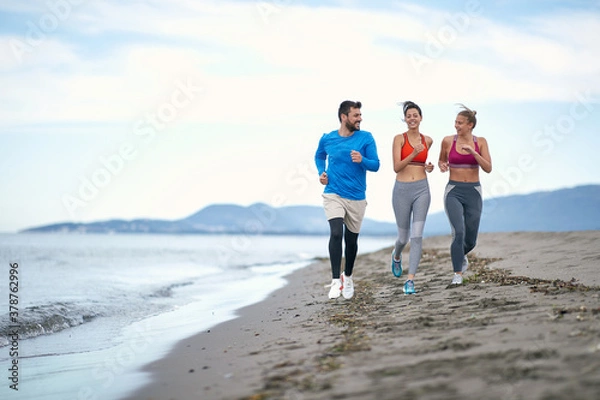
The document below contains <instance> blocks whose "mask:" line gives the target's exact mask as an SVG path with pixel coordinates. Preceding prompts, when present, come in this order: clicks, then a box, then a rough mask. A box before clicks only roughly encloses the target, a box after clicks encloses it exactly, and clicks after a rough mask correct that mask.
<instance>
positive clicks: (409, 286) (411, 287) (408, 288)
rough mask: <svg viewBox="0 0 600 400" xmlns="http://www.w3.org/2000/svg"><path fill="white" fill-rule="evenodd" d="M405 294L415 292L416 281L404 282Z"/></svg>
mask: <svg viewBox="0 0 600 400" xmlns="http://www.w3.org/2000/svg"><path fill="white" fill-rule="evenodd" d="M403 290H404V294H415V283H414V282H413V281H411V280H408V281H406V282H404V289H403Z"/></svg>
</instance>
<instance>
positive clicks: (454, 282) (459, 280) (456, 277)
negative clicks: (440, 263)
mask: <svg viewBox="0 0 600 400" xmlns="http://www.w3.org/2000/svg"><path fill="white" fill-rule="evenodd" d="M452 285H462V275H459V274H457V273H454V278H452Z"/></svg>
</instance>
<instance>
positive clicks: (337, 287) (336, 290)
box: [325, 279, 343, 299]
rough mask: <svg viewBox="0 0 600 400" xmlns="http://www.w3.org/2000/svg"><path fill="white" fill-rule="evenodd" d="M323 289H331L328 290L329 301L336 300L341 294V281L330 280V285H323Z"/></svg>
mask: <svg viewBox="0 0 600 400" xmlns="http://www.w3.org/2000/svg"><path fill="white" fill-rule="evenodd" d="M325 287H330V288H331V289H329V298H330V299H337V298H338V297H340V294H341V293H342V288H343V286H342V281H341V280H340V279H332V280H331V285H325Z"/></svg>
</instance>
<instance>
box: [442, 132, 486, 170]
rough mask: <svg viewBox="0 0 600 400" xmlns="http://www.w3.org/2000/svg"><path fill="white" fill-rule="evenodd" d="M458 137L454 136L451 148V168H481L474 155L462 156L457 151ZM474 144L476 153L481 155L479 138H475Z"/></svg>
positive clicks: (449, 155)
mask: <svg viewBox="0 0 600 400" xmlns="http://www.w3.org/2000/svg"><path fill="white" fill-rule="evenodd" d="M457 137H458V135H454V141H453V143H452V146H450V152H449V154H448V164H449V165H450V168H479V163H478V162H477V160H476V159H475V156H474V155H472V154H460V153H459V152H458V151H456V138H457ZM473 143H475V151H476V152H477V153H478V154H480V153H479V145H478V144H477V137H476V136H473Z"/></svg>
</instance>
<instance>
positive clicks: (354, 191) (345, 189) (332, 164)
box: [315, 130, 380, 200]
mask: <svg viewBox="0 0 600 400" xmlns="http://www.w3.org/2000/svg"><path fill="white" fill-rule="evenodd" d="M352 150H356V151H358V152H359V153H360V154H362V161H361V162H360V163H355V162H352V157H351V156H350V152H351V151H352ZM315 163H316V165H317V170H318V172H319V175H321V174H322V173H323V171H325V172H327V177H328V179H329V183H328V184H327V185H326V186H325V190H324V193H334V194H337V195H338V196H340V197H343V198H345V199H350V200H364V199H365V198H366V193H365V192H366V190H367V171H373V172H376V171H377V170H379V165H380V163H379V157H378V155H377V145H376V144H375V139H373V135H371V133H370V132H367V131H354V134H352V135H351V136H348V137H344V136H340V135H339V133H338V131H337V130H335V131H331V132H329V133H325V134H324V135H323V136H322V137H321V139H320V140H319V146H318V148H317V151H316V153H315Z"/></svg>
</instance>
